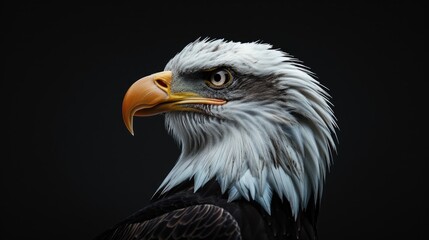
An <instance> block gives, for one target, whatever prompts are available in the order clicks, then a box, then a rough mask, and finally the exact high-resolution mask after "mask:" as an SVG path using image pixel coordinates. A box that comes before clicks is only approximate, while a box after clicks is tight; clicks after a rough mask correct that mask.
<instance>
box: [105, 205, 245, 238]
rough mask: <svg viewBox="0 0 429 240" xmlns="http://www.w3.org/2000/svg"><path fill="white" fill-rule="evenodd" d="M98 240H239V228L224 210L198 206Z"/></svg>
mask: <svg viewBox="0 0 429 240" xmlns="http://www.w3.org/2000/svg"><path fill="white" fill-rule="evenodd" d="M99 239H111V240H131V239H136V240H137V239H213V240H214V239H231V240H233V239H234V240H238V239H241V235H240V227H239V226H238V223H237V221H236V220H235V219H234V218H233V217H232V215H231V214H230V213H229V212H227V211H225V209H223V208H221V207H218V206H215V205H212V204H201V205H194V206H189V207H185V208H180V209H176V210H173V211H170V212H167V213H164V214H162V215H160V216H157V217H154V218H151V219H149V220H145V221H143V222H134V223H133V222H130V223H126V224H123V225H120V226H119V227H117V228H116V229H114V230H113V231H110V234H108V236H104V238H99Z"/></svg>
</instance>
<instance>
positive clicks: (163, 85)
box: [155, 79, 168, 90]
mask: <svg viewBox="0 0 429 240" xmlns="http://www.w3.org/2000/svg"><path fill="white" fill-rule="evenodd" d="M155 83H156V85H158V87H160V88H161V89H163V90H167V89H168V84H167V83H166V82H165V81H164V80H162V79H156V80H155Z"/></svg>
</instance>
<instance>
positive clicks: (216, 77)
mask: <svg viewBox="0 0 429 240" xmlns="http://www.w3.org/2000/svg"><path fill="white" fill-rule="evenodd" d="M221 79H222V76H221V75H220V74H215V75H214V76H213V80H215V81H216V82H219V81H220V80H221Z"/></svg>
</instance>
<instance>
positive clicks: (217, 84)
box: [206, 69, 232, 89]
mask: <svg viewBox="0 0 429 240" xmlns="http://www.w3.org/2000/svg"><path fill="white" fill-rule="evenodd" d="M231 81H232V75H231V73H230V72H229V71H227V70H225V69H221V70H215V71H213V72H211V74H210V78H209V80H208V81H206V82H207V83H208V85H209V86H210V87H212V88H216V89H220V88H224V87H226V86H228V85H229V83H230V82H231Z"/></svg>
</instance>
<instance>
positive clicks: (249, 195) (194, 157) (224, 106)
mask: <svg viewBox="0 0 429 240" xmlns="http://www.w3.org/2000/svg"><path fill="white" fill-rule="evenodd" d="M329 98H330V96H329V94H328V93H327V90H326V88H325V87H324V86H322V85H321V84H320V83H319V82H318V81H317V80H315V78H314V74H313V73H311V72H310V71H309V70H308V68H307V67H305V66H303V65H302V63H301V62H299V61H298V60H297V59H295V58H293V57H292V56H290V55H289V54H287V53H285V52H283V51H281V50H279V49H274V48H273V47H272V45H270V44H266V43H262V42H260V41H256V42H247V43H242V42H234V41H226V40H224V39H197V40H196V41H194V42H192V43H190V44H188V45H187V46H186V47H185V48H184V49H183V50H182V51H181V52H179V53H177V54H176V55H175V56H174V57H173V58H172V59H171V60H170V61H169V62H168V63H167V65H166V66H165V69H164V71H162V72H158V73H155V74H152V75H150V76H147V77H144V78H142V79H140V80H138V81H136V82H135V83H134V84H133V85H132V86H131V87H130V88H129V90H128V91H127V92H126V94H125V97H124V100H123V106H122V115H123V119H124V122H125V125H126V127H127V128H128V130H129V131H130V132H131V133H132V134H134V132H133V117H134V116H152V115H156V114H161V113H162V114H164V116H165V125H166V128H167V130H168V131H169V132H170V133H171V135H172V136H173V137H174V139H175V140H177V141H178V143H179V144H180V146H181V154H180V156H179V158H178V160H177V162H176V164H175V166H174V167H173V169H172V170H171V171H170V173H169V174H168V175H167V176H166V178H165V180H164V181H163V182H162V184H161V185H160V187H159V189H158V190H157V191H156V193H155V194H154V196H153V198H152V200H151V203H150V204H149V205H148V206H146V207H144V208H142V209H141V210H139V211H138V212H136V213H135V214H133V215H131V216H130V217H128V218H126V219H125V220H123V221H122V222H120V223H118V224H117V225H115V226H113V227H112V228H111V229H108V230H107V231H105V232H104V233H102V234H100V235H99V236H98V237H97V239H121V240H122V239H262V240H263V239H316V238H317V229H316V223H317V215H318V208H319V205H320V199H321V196H322V191H323V184H324V179H325V175H326V173H327V171H328V170H329V167H330V165H331V162H332V152H333V151H335V142H336V135H335V130H336V128H337V124H336V119H335V116H334V114H333V111H332V108H331V106H332V104H331V103H330V102H329Z"/></svg>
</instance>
